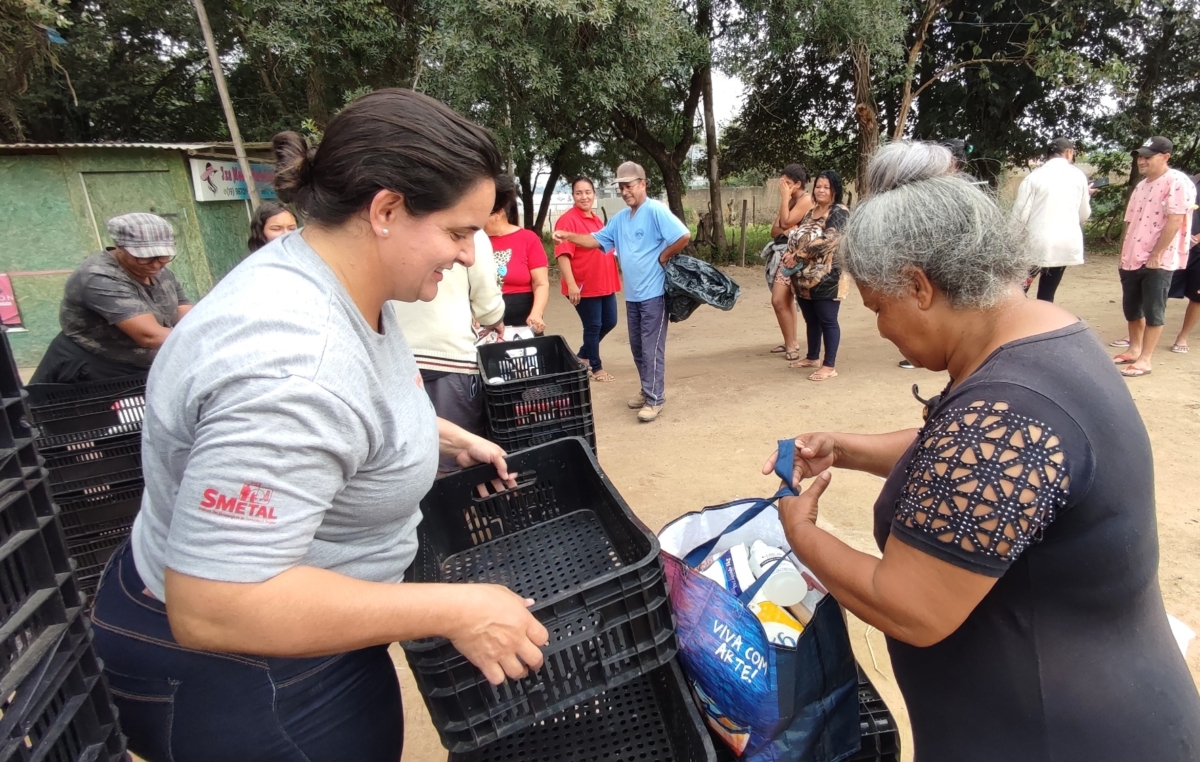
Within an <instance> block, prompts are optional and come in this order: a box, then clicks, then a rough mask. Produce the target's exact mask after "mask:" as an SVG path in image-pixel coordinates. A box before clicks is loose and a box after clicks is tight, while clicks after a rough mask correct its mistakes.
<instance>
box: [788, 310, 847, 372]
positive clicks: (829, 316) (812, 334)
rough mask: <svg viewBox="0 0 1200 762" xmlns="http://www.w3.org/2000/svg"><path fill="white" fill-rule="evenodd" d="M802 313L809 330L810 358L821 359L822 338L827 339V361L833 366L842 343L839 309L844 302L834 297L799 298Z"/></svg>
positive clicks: (827, 363) (830, 366)
mask: <svg viewBox="0 0 1200 762" xmlns="http://www.w3.org/2000/svg"><path fill="white" fill-rule="evenodd" d="M796 304H798V305H799V306H800V314H801V315H803V316H804V327H805V329H806V330H807V332H808V354H807V355H805V356H806V357H807V358H808V359H809V360H819V359H821V340H822V339H824V340H825V362H824V363H823V365H825V367H827V368H832V367H834V365H835V364H836V363H837V351H838V345H839V344H841V343H842V327H841V326H839V325H838V310H840V309H841V306H842V303H841V302H839V301H836V300H833V299H816V300H814V299H803V298H797V299H796Z"/></svg>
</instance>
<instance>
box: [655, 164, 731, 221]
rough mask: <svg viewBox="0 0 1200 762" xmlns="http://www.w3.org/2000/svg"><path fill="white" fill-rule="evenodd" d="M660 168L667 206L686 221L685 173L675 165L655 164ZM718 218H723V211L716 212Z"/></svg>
mask: <svg viewBox="0 0 1200 762" xmlns="http://www.w3.org/2000/svg"><path fill="white" fill-rule="evenodd" d="M655 163H657V164H658V168H659V169H660V170H661V171H662V176H663V188H664V189H665V190H666V191H667V206H668V207H670V209H671V213H672V214H674V215H675V216H676V217H678V218H679V219H681V220H682V219H684V216H683V190H684V186H683V173H681V172H680V171H679V167H677V166H675V165H674V164H670V163H664V162H655ZM715 215H716V216H717V218H721V216H722V215H721V210H720V209H717V210H716V212H715Z"/></svg>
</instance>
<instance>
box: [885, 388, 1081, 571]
mask: <svg viewBox="0 0 1200 762" xmlns="http://www.w3.org/2000/svg"><path fill="white" fill-rule="evenodd" d="M920 436H921V437H923V438H922V440H921V442H920V444H919V446H918V447H917V450H916V452H915V453H914V455H913V459H912V461H911V463H910V464H909V469H908V480H907V482H906V484H905V486H904V489H903V491H902V492H901V495H900V502H899V505H898V506H897V508H896V516H895V520H894V522H893V528H896V529H901V530H902V531H904V530H907V531H905V534H908V535H910V536H912V535H918V536H920V535H923V536H924V537H923V539H926V540H929V539H932V540H935V541H936V542H933V543H927V544H929V545H933V546H935V547H938V546H940V547H941V548H943V549H944V550H945V551H946V553H947V554H948V555H951V556H952V557H954V558H956V559H959V560H961V561H964V562H966V563H965V564H959V565H966V566H967V567H968V568H975V567H985V568H988V569H993V570H995V569H1003V568H1006V567H1007V566H1008V564H1009V563H1010V562H1011V561H1013V560H1014V559H1016V557H1017V556H1019V555H1020V554H1021V552H1022V551H1024V550H1025V548H1026V547H1028V546H1029V545H1030V544H1031V543H1034V542H1037V541H1038V540H1040V539H1041V532H1042V530H1043V529H1044V528H1045V527H1046V526H1048V525H1049V524H1050V522H1052V521H1053V520H1054V517H1055V514H1056V513H1057V511H1058V510H1059V509H1061V508H1062V506H1063V505H1065V504H1066V500H1067V495H1068V493H1069V489H1070V482H1071V477H1070V475H1069V474H1068V473H1067V464H1066V462H1065V460H1066V458H1065V455H1064V452H1063V447H1062V442H1061V440H1060V439H1059V437H1058V436H1057V435H1056V434H1055V433H1054V432H1053V431H1051V429H1050V427H1049V426H1047V425H1045V424H1044V423H1042V422H1040V421H1037V420H1034V419H1032V418H1029V417H1027V416H1024V415H1021V414H1019V413H1016V412H1014V411H1012V410H1011V409H1010V408H1009V405H1008V403H1005V402H985V401H976V402H972V403H971V404H969V405H967V406H966V407H956V408H951V409H949V410H947V411H945V412H944V413H943V414H941V415H939V416H938V417H937V419H936V420H934V421H931V422H930V424H929V425H927V426H926V428H925V429H923V430H922V432H921V435H920ZM939 555H940V554H939Z"/></svg>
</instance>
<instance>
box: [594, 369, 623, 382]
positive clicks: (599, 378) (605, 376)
mask: <svg viewBox="0 0 1200 762" xmlns="http://www.w3.org/2000/svg"><path fill="white" fill-rule="evenodd" d="M588 376H589V377H590V378H591V379H592V380H593V381H596V382H597V383H601V384H607V383H608V382H609V381H616V380H617V377H616V376H614V375H613V374H611V373H609V372H608V371H606V370H602V371H600V372H599V373H589V374H588Z"/></svg>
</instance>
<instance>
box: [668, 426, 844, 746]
mask: <svg viewBox="0 0 1200 762" xmlns="http://www.w3.org/2000/svg"><path fill="white" fill-rule="evenodd" d="M794 456H795V446H794V442H793V441H792V440H790V439H788V440H783V441H781V442H780V443H779V459H778V462H777V464H776V468H775V470H776V473H777V474H779V475H780V477H781V478H783V480H784V483H785V485H786V484H787V483H789V482H790V481H791V477H792V463H793V458H794ZM793 494H795V492H793V491H792V489H791V488H790V487H787V486H785V487H784V488H782V489H781V490H780V491H779V493H778V494H776V495H775V496H774V497H771V498H767V499H763V500H741V501H737V502H733V503H727V504H725V505H719V506H713V507H710V508H705V509H704V510H702V511H698V512H694V513H689V514H686V515H684V516H681V517H679V518H678V519H676V520H675V521H672V522H671V523H670V524H668V525H667V526H665V527H663V530H662V531H661V532H660V533H659V542H660V544H661V545H662V549H663V553H662V556H663V564H664V567H665V568H666V572H667V585H668V590H669V593H670V597H671V605H672V607H673V608H674V610H675V619H676V627H677V634H678V638H679V661H680V663H681V666H682V667H683V672H684V675H685V676H686V677H687V679H688V683H689V685H690V686H691V688H692V692H693V696H694V698H695V699H696V702H697V704H698V705H699V706H700V709H701V713H702V714H703V716H704V718H705V721H706V722H707V723H708V725H709V727H710V728H711V729H712V731H713V732H714V734H715V735H716V736H717V737H719V738H720V739H721V740H723V741H725V743H726V745H728V746H729V747H730V749H731V750H732V751H733V752H734V753H735V754H736V755H737V757H738V759H739V760H744V761H745V762H839V761H840V760H844V759H846V758H848V757H849V756H851V755H852V754H854V752H856V751H858V748H859V718H858V675H857V671H856V668H855V664H854V656H853V653H852V652H851V650H850V638H849V635H848V634H847V632H846V622H845V619H844V618H843V616H842V609H841V607H840V606H839V605H838V602H837V601H836V600H834V598H833V596H832V595H826V596H825V597H824V598H822V599H821V602H820V603H819V604H818V605H817V606H816V610H815V611H814V612H813V617H812V620H811V621H810V622H809V623H808V625H807V626H805V628H804V630H803V631H802V632H801V634H800V636H799V637H798V638H797V640H796V643H795V646H794V647H792V646H790V645H776V644H773V643H771V641H770V640H769V639H768V637H767V635H766V632H765V631H764V629H763V625H762V623H761V622H760V621H759V619H758V617H757V616H755V614H754V613H753V612H752V611H751V610H750V609H749V608H748V605H749V603H750V601H751V600H752V599H753V598H754V595H755V594H756V593H757V592H758V589H759V587H761V585H762V583H763V582H765V580H766V579H767V577H768V576H769V574H770V573H771V572H772V571H774V568H775V567H774V566H772V567H770V568H768V569H767V570H766V571H765V572H764V575H763V577H762V578H760V579H759V581H758V582H756V583H755V584H754V585H752V586H751V587H750V588H749V589H747V590H745V591H742V592H741V593H740V594H738V595H735V594H734V593H732V592H730V591H728V590H726V589H725V588H723V587H722V586H721V585H719V584H717V583H716V582H714V581H713V580H711V579H709V578H708V577H706V576H704V575H702V574H701V573H700V572H698V571H697V570H696V567H697V566H698V565H699V564H700V563H701V562H703V561H704V559H705V558H707V557H709V556H711V555H712V554H714V553H722V552H724V551H725V550H728V549H729V548H730V547H732V546H734V545H737V544H739V543H746V544H747V545H749V544H750V543H752V542H753V541H754V540H762V541H763V542H765V543H767V544H768V545H773V546H775V547H780V548H787V547H788V544H787V538H786V536H785V535H784V532H783V526H782V524H781V523H780V521H779V514H778V510H777V509H776V506H775V502H776V501H777V500H778V499H779V498H780V497H783V496H786V495H793ZM793 558H794V557H793ZM777 563H778V562H777Z"/></svg>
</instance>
